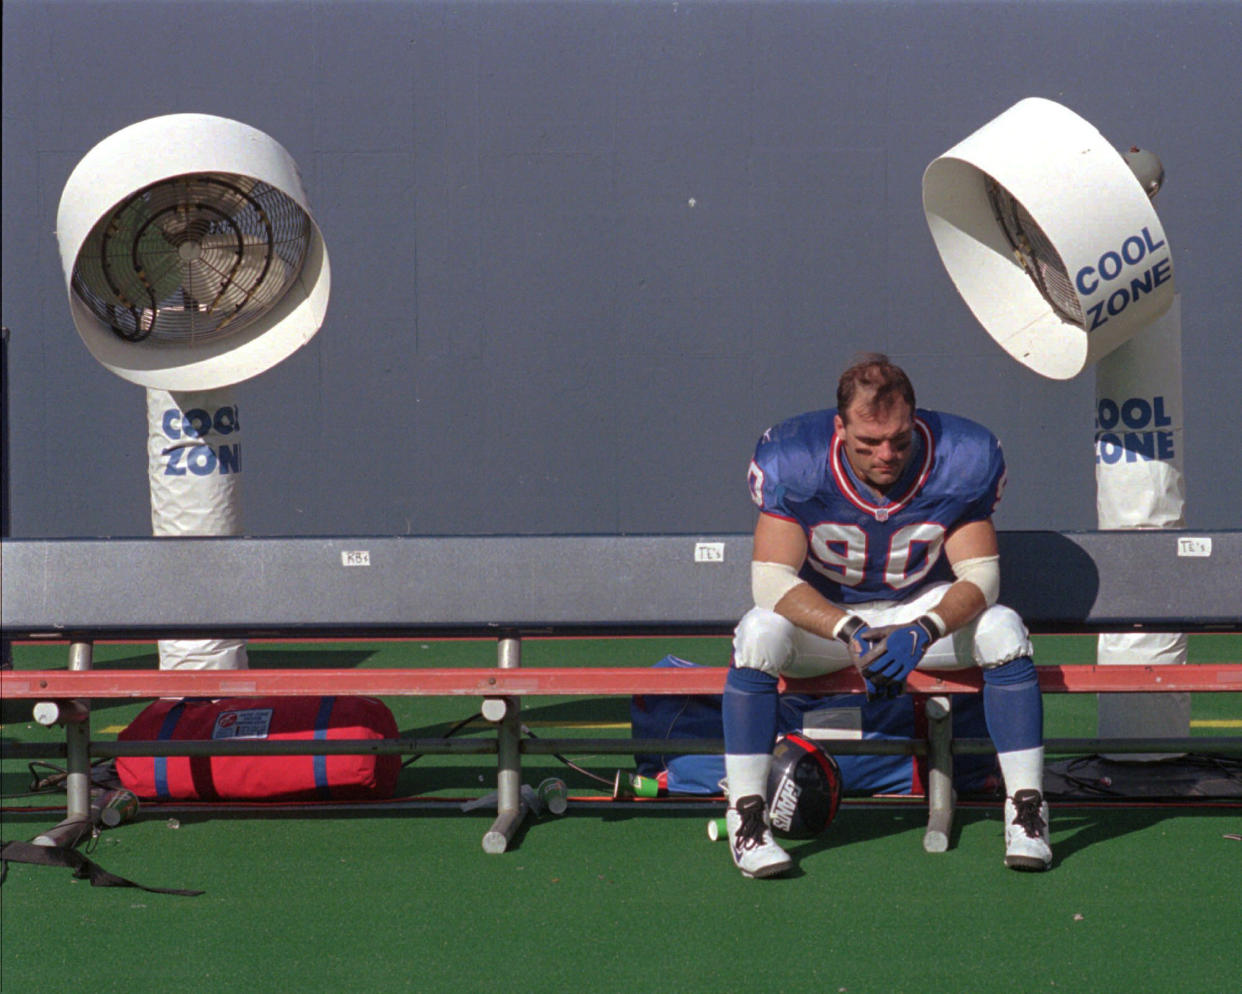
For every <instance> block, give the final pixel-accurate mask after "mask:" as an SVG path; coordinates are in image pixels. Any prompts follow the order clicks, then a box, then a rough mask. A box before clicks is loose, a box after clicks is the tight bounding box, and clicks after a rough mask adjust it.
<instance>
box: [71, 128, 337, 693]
mask: <svg viewBox="0 0 1242 994" xmlns="http://www.w3.org/2000/svg"><path fill="white" fill-rule="evenodd" d="M56 228H57V231H56V233H57V238H58V240H59V243H60V253H61V263H62V267H63V270H64V275H65V283H66V286H67V288H68V293H69V309H70V312H71V313H72V315H73V321H74V325H75V326H76V327H77V330H78V334H79V335H80V336H81V338H82V340H83V342H85V343H86V347H87V348H88V349H89V350H90V351H91V353H92V354H93V355H94V356H95V358H96V359H98V360H99V361H100V362H101V363H103V365H104V366H106V367H107V368H108V369H110V370H112V371H113V372H114V373H116V374H117V375H119V376H122V377H124V378H125V379H127V380H130V381H132V382H133V383H137V384H139V385H141V386H143V387H146V388H147V452H148V471H149V473H148V475H149V483H150V489H151V518H152V528H153V530H154V532H155V534H156V535H233V534H237V533H239V532H240V531H241V504H240V481H241V448H240V430H241V420H240V418H239V416H238V405H237V403H236V400H235V399H234V397H233V387H234V385H235V384H238V383H240V382H242V381H243V380H248V379H250V378H251V377H254V376H257V375H258V374H259V373H262V372H264V371H265V370H267V369H269V368H271V367H272V366H274V365H276V364H277V363H278V362H280V361H281V360H282V359H284V358H286V357H287V356H288V355H290V354H291V353H292V352H294V351H295V350H297V349H298V348H299V347H300V346H301V345H303V344H304V343H306V342H307V341H309V340H310V338H311V337H312V336H313V335H314V334H315V333H316V332H317V331H318V330H319V327H320V325H321V323H322V321H323V317H324V313H325V311H326V309H327V303H328V290H329V284H330V271H329V265H328V254H327V251H326V250H325V248H324V242H323V237H322V235H321V234H320V232H319V228H318V227H317V226H316V224H315V221H314V219H313V218H312V217H311V214H310V210H309V208H308V206H307V200H306V194H305V193H304V191H303V189H302V181H301V177H300V175H299V173H298V168H297V165H296V164H295V163H294V161H293V159H292V157H291V156H290V155H289V153H288V152H287V151H285V149H284V148H283V147H282V146H281V145H280V144H279V143H277V142H276V141H275V140H274V139H272V138H271V137H269V136H268V135H266V134H264V133H263V132H261V131H258V130H256V129H255V128H252V127H250V126H249V125H246V124H242V123H240V122H238V121H232V120H228V119H226V118H221V117H214V116H211V115H207V114H173V115H169V116H165V117H156V118H151V119H149V120H146V121H140V122H139V123H137V124H134V125H131V126H130V127H127V128H124V129H122V130H121V131H118V132H116V133H115V134H113V135H110V136H109V137H107V138H105V139H104V140H103V141H101V142H100V143H99V144H98V145H96V146H95V147H94V148H92V149H91V150H90V151H89V152H88V153H87V154H86V155H85V156H84V157H83V159H82V161H81V162H79V163H78V165H77V167H76V168H75V169H74V170H73V172H72V174H71V175H70V176H69V179H68V181H67V182H66V184H65V189H64V193H63V194H62V196H61V200H60V208H59V210H58V212H57V219H56ZM160 665H161V667H163V668H166V669H172V668H181V667H190V668H221V669H227V668H243V667H245V666H246V665H247V662H246V653H245V646H244V644H243V643H241V642H240V641H238V640H236V639H225V640H219V639H209V640H186V639H174V640H164V641H161V642H160Z"/></svg>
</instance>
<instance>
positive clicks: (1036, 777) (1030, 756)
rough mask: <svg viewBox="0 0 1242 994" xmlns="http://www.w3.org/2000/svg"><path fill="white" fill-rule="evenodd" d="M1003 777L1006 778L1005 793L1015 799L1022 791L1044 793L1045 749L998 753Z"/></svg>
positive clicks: (1041, 747) (1040, 747)
mask: <svg viewBox="0 0 1242 994" xmlns="http://www.w3.org/2000/svg"><path fill="white" fill-rule="evenodd" d="M996 758H997V759H999V760H1000V768H1001V776H1003V777H1004V778H1005V793H1006V794H1007V795H1008V796H1010V797H1013V795H1014V794H1016V793H1017V792H1018V791H1020V790H1037V791H1039V792H1040V793H1041V794H1042V793H1043V792H1044V747H1043V746H1041V745H1040V746H1035V748H1033V749H1018V750H1016V751H1014V752H1002V753H997V756H996Z"/></svg>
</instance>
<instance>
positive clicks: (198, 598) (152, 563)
mask: <svg viewBox="0 0 1242 994" xmlns="http://www.w3.org/2000/svg"><path fill="white" fill-rule="evenodd" d="M1000 539H1001V555H1002V563H1003V571H1004V587H1003V591H1002V600H1003V601H1004V602H1005V603H1007V604H1009V605H1010V606H1012V607H1013V608H1015V609H1016V610H1017V611H1018V612H1019V613H1020V614H1022V616H1023V618H1024V619H1025V620H1026V622H1027V624H1028V626H1029V627H1030V628H1031V630H1032V631H1034V632H1037V633H1047V632H1101V631H1135V630H1148V631H1229V632H1237V631H1242V593H1240V592H1239V586H1240V582H1239V581H1240V578H1242V531H1225V532H1211V533H1203V532H1196V533H1190V532H1173V531H1141V532H1140V531H1126V532H1066V533H1061V532H1025V531H1019V532H1003V533H1002V534H1001V536H1000ZM750 551H751V539H750V536H749V535H736V534H728V535H697V536H696V535H686V536H681V535H673V536H669V535H661V536H557V537H543V536H531V537H472V538H459V537H451V538H421V537H414V538H392V537H376V538H364V537H332V538H187V539H173V538H164V539H153V538H134V539H128V538H126V539H13V540H6V541H5V542H4V543H3V577H2V579H3V634H4V637H5V638H6V639H11V640H15V641H19V640H36V641H37V640H56V641H65V642H67V643H68V645H69V650H68V653H69V655H68V669H67V670H47V671H23V670H17V671H7V672H4V673H3V674H0V695H2V696H3V697H5V698H21V699H29V700H32V701H36V702H44V708H43V720H45V721H48V722H49V723H50V722H51V721H53V720H60V721H63V722H64V725H65V728H66V743H65V755H66V758H67V766H68V770H69V778H68V802H67V812H66V819H65V822H63V823H62V825H66V826H70V827H69V828H67V829H66V834H71V833H72V831H73V830H74V828H73V826H79V827H80V826H81V825H82V824H83V821H84V820H88V819H89V765H90V757H91V755H92V754H93V755H97V756H108V755H120V754H122V753H123V752H125V751H126V750H130V751H132V752H139V751H140V752H142V753H143V754H146V755H156V754H164V755H174V754H175V755H185V754H191V753H192V752H194V751H203V752H207V751H210V752H213V753H217V754H222V753H226V752H234V753H236V752H245V753H263V752H279V751H286V752H289V751H294V749H292V748H287V745H288V744H279V743H239V742H232V743H227V742H215V743H186V742H178V743H141V744H138V743H92V742H91V741H90V721H89V706H88V704H87V701H88V700H89V699H90V698H100V699H105V698H126V697H128V698H146V697H189V696H194V697H236V696H259V695H264V696H266V695H300V694H367V695H374V696H401V695H411V696H435V695H456V696H469V697H477V698H482V699H483V714H484V716H485V717H486V718H488V719H489V720H491V721H493V722H494V723H495V726H496V735H495V737H494V739H488V740H481V741H479V740H476V741H475V742H472V743H469V744H466V743H462V742H460V741H450V740H393V741H388V742H381V743H378V744H377V743H376V742H374V741H369V742H365V743H359V742H343V741H336V742H305V743H296V744H294V747H295V749H296V751H297V752H298V753H316V752H336V753H344V752H353V753H357V752H368V751H377V750H386V751H403V752H424V753H427V752H437V751H441V752H461V751H463V749H467V748H468V749H469V750H471V751H476V752H486V753H492V752H494V753H495V754H496V756H497V800H498V811H497V818H496V820H495V822H494V823H493V824H492V827H491V829H490V830H489V831H488V833H487V834H486V835H485V836H484V841H483V845H484V848H485V849H486V850H487V851H489V852H503V851H504V850H505V848H506V847H507V846H508V843H509V841H510V840H511V839H512V836H513V834H514V832H515V831H516V830H517V828H518V826H519V825H520V824H521V821H522V819H523V817H524V816H525V814H526V811H525V807H524V804H523V802H522V799H521V756H522V754H523V753H524V752H525V753H551V752H556V751H558V750H561V749H564V748H565V747H566V745H567V743H566V742H565V741H564V740H553V739H540V740H533V741H523V740H522V737H521V731H520V729H521V701H522V698H523V697H526V696H531V695H540V696H545V695H574V696H581V695H586V696H602V695H626V696H628V695H631V694H661V693H665V694H719V693H720V692H721V690H722V688H723V681H724V671H723V670H722V669H703V670H698V671H694V670H656V669H633V668H624V669H621V668H583V669H556V668H545V667H540V668H531V669H523V668H522V667H521V645H522V639H523V638H525V637H531V636H546V635H566V634H573V635H593V636H609V635H619V634H627V635H628V634H666V635H724V634H727V633H728V632H730V631H731V630H732V627H733V625H734V623H735V622H736V619H737V618H738V617H740V616H741V614H742V613H743V612H744V611H745V610H746V609H747V608H748V607H749V604H750V600H749V561H750ZM432 636H441V637H443V636H450V637H479V636H487V637H490V638H494V639H495V641H496V664H495V666H491V667H481V668H477V669H473V668H472V669H452V670H439V669H399V670H360V671H357V670H279V671H263V670H243V671H163V672H154V671H114V670H109V671H92V669H91V661H92V645H93V643H94V642H95V641H98V640H104V639H154V638H157V637H158V638H174V637H186V638H194V637H239V638H260V637H265V638H282V637H283V638H305V637H329V638H352V639H360V638H376V637H408V638H423V637H432ZM1040 678H1041V683H1042V686H1043V689H1044V690H1045V691H1047V692H1091V693H1100V692H1105V693H1107V692H1135V691H1208V690H1235V691H1236V690H1242V665H1234V664H1224V665H1212V666H1204V665H1197V666H1185V667H1183V666H1172V667H1168V666H1165V667H1157V666H1137V667H1132V666H1126V667H1097V666H1074V667H1041V672H1040ZM980 685H981V684H980V680H979V678H978V673H977V672H974V671H964V672H960V673H948V674H923V673H916V674H915V675H914V677H913V678H912V679H911V681H910V684H909V687H910V690H911V692H912V693H920V694H927V695H931V697H932V703H933V707H931V708H929V715H930V717H931V719H932V720H931V721H930V729H929V734H928V739H927V740H926V741H921V740H910V741H906V742H896V743H894V742H892V741H889V742H886V743H878V742H875V741H865V742H852V743H840V749H841V750H842V751H844V750H850V751H858V752H875V751H895V750H901V751H906V752H915V753H926V755H927V756H928V766H929V782H928V803H929V822H928V832H927V835H926V837H925V840H924V844H925V847H926V848H928V849H929V850H933V851H936V850H940V849H943V848H945V847H946V846H947V839H948V830H949V826H950V825H951V823H952V817H953V794H952V756H953V754H954V753H955V752H959V753H960V752H964V751H972V750H982V749H987V748H989V747H990V744H989V743H987V742H986V741H983V742H971V741H958V742H953V740H952V732H951V721H950V720H949V715H948V709H947V703H948V699H947V697H946V696H945V695H947V694H950V693H957V692H969V691H973V690H978V689H979V687H980ZM797 689H798V690H800V691H803V692H823V693H851V692H859V691H861V690H862V683H861V678H859V677H858V676H857V674H854V673H852V672H845V673H838V674H833V675H831V676H828V677H823V678H819V679H817V680H814V681H799V682H798V683H797ZM1194 743H1195V744H1197V745H1199V746H1200V747H1203V745H1204V744H1205V740H1203V739H1196V740H1194ZM574 744H575V745H577V746H578V747H586V748H589V749H590V750H591V751H594V752H615V753H635V752H644V751H658V750H662V751H665V752H669V751H674V750H677V749H681V750H683V751H719V748H720V744H719V743H711V742H708V743H686V742H685V741H680V740H679V741H677V742H675V743H669V742H649V741H645V740H633V739H616V738H613V739H606V740H587V741H583V740H574ZM1076 745H1078V746H1083V747H1087V748H1090V747H1091V746H1092V745H1093V743H1092V741H1091V740H1079V742H1078V743H1077V744H1076ZM1189 745H1190V740H1150V739H1148V740H1133V741H1128V740H1120V741H1119V740H1113V739H1110V740H1108V748H1109V749H1110V750H1112V751H1115V752H1116V751H1127V750H1130V751H1144V750H1150V749H1152V748H1154V747H1155V748H1158V747H1163V748H1168V749H1174V750H1182V751H1184V750H1186V749H1187V748H1189ZM1212 745H1213V746H1214V747H1223V748H1226V749H1233V748H1234V746H1236V745H1237V740H1233V739H1230V740H1212ZM282 746H285V748H283V749H282ZM1069 746H1070V743H1068V742H1066V743H1057V742H1055V741H1054V742H1050V743H1049V747H1050V749H1056V748H1059V747H1067V748H1068V747H1069ZM837 748H838V745H837V744H835V743H834V749H837ZM10 754H12V751H11V752H10Z"/></svg>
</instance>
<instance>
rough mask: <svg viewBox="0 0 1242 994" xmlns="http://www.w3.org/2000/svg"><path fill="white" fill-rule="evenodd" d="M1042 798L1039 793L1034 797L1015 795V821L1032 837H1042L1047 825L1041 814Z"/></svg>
mask: <svg viewBox="0 0 1242 994" xmlns="http://www.w3.org/2000/svg"><path fill="white" fill-rule="evenodd" d="M1040 806H1041V799H1040V797H1039V795H1038V794H1036V795H1034V796H1033V797H1021V798H1019V797H1015V798H1014V799H1013V807H1014V815H1013V823H1014V824H1015V825H1017V826H1019V827H1020V828H1021V829H1022V830H1023V831H1024V832H1026V834H1027V835H1028V836H1029V837H1030V838H1032V839H1035V838H1040V837H1042V836H1043V834H1044V829H1045V828H1047V826H1046V825H1045V824H1044V819H1043V816H1042V815H1041V814H1040Z"/></svg>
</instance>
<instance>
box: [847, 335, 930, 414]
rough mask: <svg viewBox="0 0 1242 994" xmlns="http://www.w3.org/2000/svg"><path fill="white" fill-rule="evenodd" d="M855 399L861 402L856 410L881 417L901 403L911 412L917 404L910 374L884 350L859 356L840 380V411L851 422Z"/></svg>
mask: <svg viewBox="0 0 1242 994" xmlns="http://www.w3.org/2000/svg"><path fill="white" fill-rule="evenodd" d="M855 401H860V402H861V403H860V407H859V408H857V409H856V410H857V412H858V413H860V414H863V415H864V416H866V417H877V416H881V417H882V416H884V415H886V414H888V412H889V411H891V410H892V409H893V407H894V406H896V405H897V404H899V403H901V402H904V403H905V404H906V406H908V407H909V409H910V413H911V414H913V413H914V409H915V407H916V406H917V405H916V404H915V400H914V385H913V384H912V383H911V382H910V377H908V376H907V375H906V373H905V370H903V369H902V368H901V367H900V366H898V365H897V364H896V363H894V362H892V360H890V359H889V358H888V356H886V355H884V354H883V353H881V352H865V353H863V354H861V355H859V356H856V357H855V359H854V361H853V363H851V364H850V366H849V368H848V369H846V370H845V371H844V372H843V373H842V374H841V378H840V379H839V380H838V381H837V413H838V415H839V416H840V417H841V419H842V420H843V421H846V422H848V421H849V412H850V409H851V408H853V407H855Z"/></svg>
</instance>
